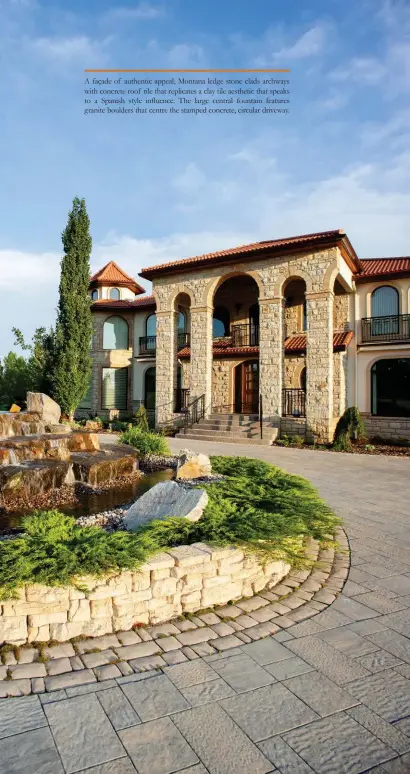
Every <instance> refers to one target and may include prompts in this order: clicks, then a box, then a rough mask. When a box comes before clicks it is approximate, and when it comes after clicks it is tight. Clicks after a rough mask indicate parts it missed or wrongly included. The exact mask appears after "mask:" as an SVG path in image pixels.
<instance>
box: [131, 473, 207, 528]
mask: <svg viewBox="0 0 410 774" xmlns="http://www.w3.org/2000/svg"><path fill="white" fill-rule="evenodd" d="M207 503H208V495H207V493H206V492H205V490H204V489H184V488H183V487H182V486H179V485H178V484H176V483H175V481H163V482H161V483H160V484H156V485H155V486H154V487H152V489H150V490H149V491H148V492H146V493H145V494H144V495H142V497H140V498H139V500H137V501H136V502H135V503H134V504H133V505H131V506H130V508H128V511H127V513H126V515H125V517H124V523H125V526H126V528H127V529H129V530H133V529H136V528H137V527H139V526H141V524H147V523H148V522H149V521H153V519H168V518H169V517H171V516H181V517H185V518H186V519H188V520H189V521H198V519H199V518H200V517H201V516H202V513H203V510H204V508H205V506H206V505H207Z"/></svg>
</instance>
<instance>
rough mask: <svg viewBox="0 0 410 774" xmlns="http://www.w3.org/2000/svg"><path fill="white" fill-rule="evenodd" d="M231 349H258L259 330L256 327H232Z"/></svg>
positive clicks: (245, 325) (246, 325)
mask: <svg viewBox="0 0 410 774" xmlns="http://www.w3.org/2000/svg"><path fill="white" fill-rule="evenodd" d="M231 339H232V347H258V346H259V328H258V327H257V326H256V325H248V324H244V325H232V327H231Z"/></svg>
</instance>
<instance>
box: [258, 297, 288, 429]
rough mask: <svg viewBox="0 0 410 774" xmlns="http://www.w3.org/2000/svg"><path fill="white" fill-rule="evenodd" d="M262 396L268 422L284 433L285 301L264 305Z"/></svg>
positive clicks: (260, 338) (260, 359) (272, 299)
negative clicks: (282, 429) (282, 419)
mask: <svg viewBox="0 0 410 774" xmlns="http://www.w3.org/2000/svg"><path fill="white" fill-rule="evenodd" d="M259 306H260V320H259V392H260V394H261V396H262V412H263V417H264V419H267V420H269V421H270V422H271V423H273V425H274V426H276V427H277V430H278V433H279V431H280V418H281V415H282V388H283V386H284V368H285V360H284V344H283V332H284V303H283V298H279V297H278V298H269V299H264V300H263V301H261V302H260V304H259Z"/></svg>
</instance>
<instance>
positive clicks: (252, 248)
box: [140, 229, 359, 277]
mask: <svg viewBox="0 0 410 774" xmlns="http://www.w3.org/2000/svg"><path fill="white" fill-rule="evenodd" d="M336 239H337V240H339V241H340V240H342V239H344V240H345V242H346V247H347V248H348V251H349V252H350V254H351V255H352V256H353V260H354V261H356V263H357V266H359V261H358V258H357V256H356V254H355V252H354V250H353V247H352V245H351V244H350V242H349V240H348V238H347V236H346V234H345V232H344V231H343V229H338V230H333V231H320V232H317V233H314V234H302V235H301V236H294V237H288V238H285V239H272V240H267V241H264V242H252V243H251V244H249V245H239V246H238V247H231V248H228V249H226V250H219V251H217V252H215V253H204V254H203V255H196V256H194V257H192V258H183V259H181V260H178V261H171V262H170V263H162V264H158V265H157V266H149V267H147V268H145V269H142V270H141V272H140V274H141V276H142V277H150V276H154V274H158V272H162V271H165V272H166V271H167V270H175V269H178V268H179V267H180V268H181V269H183V268H185V267H190V266H193V267H194V266H196V265H197V264H202V263H204V262H205V263H206V262H208V261H210V262H212V261H214V262H215V261H216V259H219V258H228V257H230V256H236V255H243V254H246V253H259V252H263V251H268V250H273V249H275V248H286V247H292V246H293V245H295V246H297V247H303V246H304V245H310V244H315V242H326V241H329V240H336Z"/></svg>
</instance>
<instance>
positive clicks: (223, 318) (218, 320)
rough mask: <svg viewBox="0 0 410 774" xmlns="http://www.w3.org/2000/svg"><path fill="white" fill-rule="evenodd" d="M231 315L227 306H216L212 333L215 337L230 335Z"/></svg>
mask: <svg viewBox="0 0 410 774" xmlns="http://www.w3.org/2000/svg"><path fill="white" fill-rule="evenodd" d="M229 327H230V315H229V311H228V309H226V307H225V306H216V307H215V309H214V316H213V323H212V335H213V337H214V339H218V338H220V337H222V336H229Z"/></svg>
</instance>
